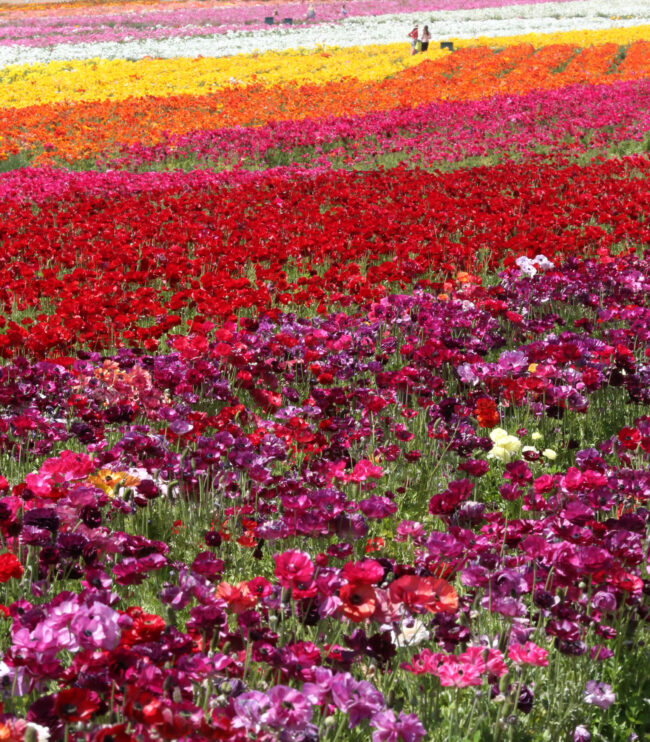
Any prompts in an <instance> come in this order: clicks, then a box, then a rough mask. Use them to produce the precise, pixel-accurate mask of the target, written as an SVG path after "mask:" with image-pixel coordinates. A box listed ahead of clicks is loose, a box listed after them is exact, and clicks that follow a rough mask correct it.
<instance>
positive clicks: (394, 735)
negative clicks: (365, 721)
mask: <svg viewBox="0 0 650 742" xmlns="http://www.w3.org/2000/svg"><path fill="white" fill-rule="evenodd" d="M370 726H372V727H374V729H375V731H374V732H373V733H372V742H419V741H420V740H421V739H422V738H423V737H424V736H425V735H426V733H427V731H426V729H425V728H424V727H423V726H422V722H421V721H420V720H419V719H418V717H417V716H416V715H415V714H405V713H404V712H401V713H400V715H399V718H398V719H397V718H395V712H394V711H393V710H392V709H386V710H385V711H380V712H379V713H377V714H375V715H374V716H373V717H372V719H371V720H370Z"/></svg>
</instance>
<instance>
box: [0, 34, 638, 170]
mask: <svg viewBox="0 0 650 742" xmlns="http://www.w3.org/2000/svg"><path fill="white" fill-rule="evenodd" d="M632 31H634V29H630V30H629V31H628V32H626V38H625V39H622V38H618V39H612V40H611V41H612V43H604V42H606V41H607V39H606V38H604V37H602V36H601V37H597V38H596V37H594V38H592V39H591V42H590V43H591V44H592V46H588V47H587V48H584V49H582V50H577V49H576V44H577V43H582V42H579V41H578V40H577V39H573V38H570V37H567V38H563V39H547V40H545V41H544V42H543V45H542V46H541V48H539V49H537V48H536V47H537V46H539V43H536V41H535V39H533V38H531V39H526V38H525V37H524V38H522V37H516V38H513V39H510V40H509V41H510V42H511V44H506V48H505V49H502V50H500V51H493V50H492V49H490V48H489V47H473V48H467V49H460V50H459V51H456V52H454V53H453V54H448V53H446V52H440V51H438V52H435V51H433V50H432V52H431V53H428V54H427V55H415V56H413V57H410V56H408V55H407V54H406V50H407V47H406V48H405V47H404V45H401V46H399V45H398V46H395V45H387V46H374V47H355V48H352V49H339V50H336V49H328V50H324V49H323V50H320V51H317V52H314V53H302V52H285V53H281V54H278V53H272V54H262V55H259V56H251V57H243V56H238V57H228V58H225V59H224V60H219V59H194V60H172V61H166V60H160V59H158V60H142V61H137V62H133V61H125V60H115V61H102V60H92V61H83V62H70V63H68V62H65V63H52V64H50V65H48V66H46V67H44V68H42V67H39V66H33V67H28V68H24V67H23V68H12V75H11V77H10V78H9V79H10V80H11V82H8V83H7V84H6V85H5V86H4V87H3V92H0V96H2V95H4V97H0V101H2V102H3V103H4V105H5V108H3V109H2V110H0V135H1V136H2V137H3V140H2V151H3V152H4V153H5V155H7V154H14V155H15V154H18V153H23V154H25V153H26V154H27V155H29V157H32V158H33V159H34V162H35V163H38V164H46V163H52V162H57V161H64V162H69V163H73V162H75V161H77V160H88V159H90V160H91V161H92V159H93V158H97V157H98V155H104V156H106V155H111V154H112V153H113V152H114V151H115V150H118V151H119V150H120V149H121V147H123V146H124V145H129V144H134V143H138V147H140V146H142V145H145V146H147V145H152V144H159V143H161V142H162V143H166V144H169V139H170V138H171V140H172V142H173V145H172V146H178V147H179V149H180V150H181V151H182V150H183V148H184V143H183V142H181V143H180V144H178V145H177V142H176V137H177V136H178V135H184V134H187V133H190V132H195V133H194V134H193V135H192V136H191V138H190V140H189V142H190V144H191V146H189V148H188V149H189V150H190V154H192V152H193V151H194V150H195V149H198V152H197V154H198V155H199V156H200V155H201V152H202V149H203V146H204V144H203V143H204V142H205V136H206V135H205V134H202V133H198V132H207V131H210V130H213V129H215V128H224V127H228V128H230V127H239V126H250V125H255V126H258V125H259V124H273V126H270V127H269V128H267V129H264V130H262V132H261V133H260V134H249V135H247V134H245V133H240V132H236V133H234V136H233V138H232V139H231V140H228V139H227V138H226V142H227V144H228V146H227V148H226V149H225V150H224V153H223V164H224V165H227V164H228V163H232V162H233V160H234V161H235V162H236V161H237V158H238V156H239V155H240V153H241V149H242V148H243V149H244V150H246V148H247V147H248V146H249V145H247V142H250V146H256V143H257V142H259V147H262V148H263V143H264V141H265V139H266V140H268V138H269V137H270V138H271V141H277V136H278V135H277V134H269V131H276V130H277V129H281V130H283V129H284V127H285V126H286V129H287V133H286V135H284V139H280V141H279V142H278V144H280V149H281V143H282V141H284V140H286V139H289V141H291V139H293V138H296V136H298V135H297V134H296V133H295V129H296V126H293V125H290V124H287V120H288V119H289V120H293V121H296V122H299V123H298V125H297V126H298V128H300V127H302V126H305V133H304V134H301V135H299V141H302V140H303V139H304V140H306V141H305V143H306V144H309V141H310V136H313V135H312V134H310V132H312V131H314V130H315V132H317V133H321V134H322V136H323V141H327V138H328V137H331V136H332V132H335V133H336V135H337V136H340V135H341V133H343V134H344V133H345V132H346V131H347V130H349V119H346V118H343V119H342V121H341V122H340V123H337V122H331V121H322V119H323V118H324V117H325V118H327V117H348V116H350V115H351V114H355V115H362V114H367V113H369V112H373V111H375V112H376V111H393V110H394V109H412V108H417V107H418V106H420V107H421V108H419V109H418V110H417V111H414V112H413V113H412V114H411V113H409V112H407V111H399V110H398V111H396V112H395V114H394V115H393V116H391V115H390V114H389V115H387V116H386V115H384V116H383V117H382V116H381V115H380V116H376V117H374V118H369V119H368V120H367V121H368V122H370V126H371V131H369V132H366V134H367V135H368V136H370V137H372V136H375V135H377V136H378V137H379V143H378V144H379V146H377V145H376V144H375V145H374V149H375V150H376V151H378V152H379V153H380V154H381V153H390V152H392V151H394V150H395V149H399V148H400V146H401V147H403V144H401V145H400V143H399V141H400V140H401V141H402V142H404V141H405V140H406V141H408V138H409V137H416V142H412V144H418V145H421V146H422V150H423V151H422V154H423V155H424V156H426V154H427V150H428V151H429V152H430V151H431V149H432V148H437V152H436V154H437V157H436V159H438V158H440V157H441V156H445V155H446V152H447V150H448V147H449V146H450V145H448V144H446V143H444V142H445V136H448V137H449V138H450V139H451V141H458V140H459V139H460V141H461V142H462V141H467V138H468V137H469V143H468V144H469V146H471V147H472V151H471V152H467V154H468V155H470V154H472V152H473V153H474V154H476V153H477V150H478V153H481V152H485V151H489V150H490V149H492V150H495V149H496V147H497V145H498V144H499V140H500V141H501V143H502V144H503V145H504V147H510V146H512V147H514V148H515V151H517V150H519V151H521V148H522V142H521V138H520V137H521V135H520V136H519V137H517V135H516V132H517V131H518V130H519V129H520V127H521V126H522V123H521V121H522V120H523V121H528V120H530V121H531V122H538V121H539V118H540V115H539V113H538V108H539V106H540V105H548V106H549V107H551V108H552V109H553V110H555V111H556V112H558V109H560V107H561V106H562V104H563V103H564V104H565V105H569V103H568V101H567V96H566V94H565V95H562V93H558V94H557V95H556V96H555V97H553V96H544V97H541V98H540V97H537V96H535V95H531V96H530V97H526V98H524V99H522V100H521V101H520V102H519V104H516V103H512V102H510V103H507V102H504V101H507V100H508V99H509V98H511V96H512V94H513V93H517V94H525V93H531V92H532V91H540V90H559V89H561V88H566V87H568V86H574V85H577V84H580V85H587V87H586V88H585V90H584V92H582V93H579V92H578V90H577V89H576V88H573V89H572V95H571V99H572V100H573V99H574V98H575V99H576V100H575V102H572V103H571V104H570V105H569V108H568V110H567V112H564V111H561V112H558V113H557V115H558V116H559V117H560V119H561V120H562V121H566V125H567V127H568V128H569V130H570V131H574V132H576V131H578V130H582V129H584V127H585V125H587V126H592V127H594V128H595V129H598V128H600V127H602V126H612V125H613V126H617V125H620V124H623V129H622V132H621V134H622V136H627V131H626V129H625V123H626V122H629V115H628V116H627V118H626V106H629V103H627V104H626V100H628V101H629V96H630V95H631V96H632V98H633V99H634V97H635V96H638V95H639V94H634V93H632V92H631V91H633V90H634V88H632V87H628V86H623V87H618V88H613V92H611V93H608V92H607V91H598V90H597V89H596V88H595V87H592V86H594V85H602V84H607V85H608V88H609V85H611V84H616V83H621V82H623V81H631V80H639V79H644V78H647V77H648V75H649V74H650V62H649V60H650V53H649V51H648V48H649V42H648V41H647V40H644V39H646V38H647V37H648V36H649V35H650V30H648V29H647V28H646V29H645V30H643V29H636V31H637V32H638V33H636V32H635V33H632ZM591 33H592V34H596V33H597V32H591ZM623 41H627V43H629V46H624V47H621V46H620V44H621V43H622V42H623ZM558 42H561V43H558ZM504 43H505V42H504V40H503V39H498V40H495V44H496V45H498V46H502V45H504ZM352 71H354V76H351V72H352ZM211 91H212V92H211ZM152 95H153V96H156V97H157V101H156V103H155V104H154V105H152V101H151V100H150V98H149V97H148V96H152ZM498 95H500V96H507V98H506V97H502V98H501V99H500V100H496V101H494V102H486V103H485V104H484V105H485V106H487V108H486V109H484V108H481V105H478V106H472V105H471V104H470V105H469V106H468V105H467V104H465V105H464V106H461V107H460V108H461V110H462V111H463V112H464V113H465V114H466V115H470V116H474V117H475V116H476V115H477V114H479V113H484V114H486V115H495V116H499V115H502V113H503V112H502V111H500V110H498V109H500V108H502V107H503V106H506V107H507V108H508V109H509V108H511V107H512V106H515V110H516V113H514V114H513V113H512V112H511V111H506V112H505V113H509V114H510V116H512V115H516V116H517V117H518V120H516V121H515V122H510V123H511V125H512V126H513V129H514V132H513V135H512V140H511V141H509V138H508V136H507V130H506V131H505V132H503V133H502V134H501V137H500V138H499V135H498V133H497V132H494V131H492V130H491V128H490V126H489V125H479V126H478V127H477V129H476V134H471V133H470V132H467V133H463V131H462V130H461V131H460V132H459V131H458V129H457V128H456V127H455V126H454V124H453V123H452V124H450V123H448V118H449V116H450V115H451V116H452V117H453V111H454V108H453V105H451V106H445V105H440V101H441V100H451V101H468V100H469V101H474V100H480V99H486V98H489V97H490V96H498ZM607 95H611V96H612V99H613V100H617V101H618V102H619V105H620V107H621V108H622V110H621V112H620V113H617V112H616V109H615V110H614V111H613V112H612V114H611V115H610V116H609V117H606V118H605V120H604V121H603V117H604V114H603V117H598V115H597V113H596V115H594V113H591V115H590V111H592V112H593V111H594V109H597V106H598V105H599V103H598V101H600V100H602V98H603V97H607ZM57 101H58V102H57ZM251 101H254V102H255V103H254V105H251ZM638 103H639V107H640V108H641V110H640V111H639V112H638V113H637V114H636V115H635V116H634V119H633V122H635V121H636V122H638V119H639V118H640V117H641V116H642V113H643V110H644V108H643V105H644V104H643V98H642V97H641V100H638ZM43 104H46V105H43ZM431 104H438V105H434V106H432V105H431ZM609 105H611V104H609ZM491 106H492V107H493V108H491ZM608 107H609V106H608ZM495 109H497V110H495ZM605 110H607V109H605ZM610 110H611V108H610ZM628 110H629V109H628ZM568 111H572V112H573V116H570V115H568ZM584 116H587V117H590V118H587V120H586V121H583V117H584ZM440 117H442V120H441V119H440ZM453 118H455V120H456V121H458V120H459V117H458V116H456V117H453ZM567 118H568V120H567ZM607 118H609V119H611V120H609V121H607ZM67 119H70V120H75V121H76V125H75V126H74V127H67V126H63V125H61V122H62V121H65V120H67ZM309 119H318V120H320V121H315V122H313V123H310V122H309ZM280 122H281V123H280ZM426 122H429V123H432V122H435V123H436V126H437V127H441V128H443V129H444V128H445V127H447V128H449V130H448V131H446V132H443V135H442V136H436V135H435V134H431V135H426V134H425V135H424V137H422V135H420V136H418V135H419V131H420V127H422V126H423V125H425V124H426ZM606 122H607V123H606ZM633 122H630V124H632V123H633ZM638 123H641V122H638ZM355 124H356V122H355ZM531 125H534V124H531ZM366 126H367V124H365V123H364V120H361V121H360V132H359V133H363V132H364V129H365V128H366ZM391 127H393V128H394V129H395V131H393V132H391ZM537 128H538V127H536V128H535V135H534V137H533V141H534V142H536V141H539V140H540V139H541V142H540V143H541V144H546V143H547V142H545V141H544V133H543V131H541V132H538V131H537ZM375 129H378V130H377V131H375ZM386 129H388V130H387V131H386ZM640 129H641V130H643V126H641V127H640ZM89 130H92V132H93V136H92V137H88V136H87V135H86V133H87V132H88V131H89ZM555 130H556V131H558V129H557V128H556V129H555ZM497 131H498V130H497ZM559 131H561V128H560V129H559ZM232 134H233V132H229V134H228V135H229V136H230V135H232ZM386 134H390V135H391V138H387V136H386ZM477 134H478V135H479V136H478V137H477ZM594 134H595V135H596V144H598V135H597V132H594ZM495 136H496V139H492V137H495ZM395 137H396V138H397V143H395V142H393V138H395ZM315 138H316V139H318V134H316V136H315ZM559 138H560V137H559V136H558V135H557V134H556V136H555V139H556V140H557V139H559ZM631 138H633V139H634V138H636V137H635V136H634V135H632V137H631ZM527 140H528V141H530V140H529V138H528V137H527V136H526V135H524V140H523V142H524V143H525V142H526V141H527ZM208 141H209V139H208ZM551 141H553V136H552V135H551ZM195 143H196V146H195ZM318 143H319V144H320V142H318ZM215 144H218V141H217V142H215ZM481 145H482V146H481ZM530 146H531V145H529V146H528V148H530ZM533 146H534V145H533ZM479 148H480V149H479ZM523 148H524V150H525V149H526V145H525V144H523ZM316 154H317V153H316ZM298 161H299V160H298ZM190 164H192V163H191V162H190Z"/></svg>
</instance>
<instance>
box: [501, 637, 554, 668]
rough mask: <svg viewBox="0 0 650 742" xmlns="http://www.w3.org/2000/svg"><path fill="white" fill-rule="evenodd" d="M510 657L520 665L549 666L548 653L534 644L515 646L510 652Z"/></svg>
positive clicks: (527, 643)
mask: <svg viewBox="0 0 650 742" xmlns="http://www.w3.org/2000/svg"><path fill="white" fill-rule="evenodd" d="M508 657H509V658H510V659H511V660H512V661H513V662H516V663H517V664H518V665H522V664H524V665H537V666H538V667H547V666H548V651H547V650H546V649H543V648H542V647H538V646H537V644H535V643H533V642H526V643H525V644H513V645H512V646H511V647H510V649H509V650H508Z"/></svg>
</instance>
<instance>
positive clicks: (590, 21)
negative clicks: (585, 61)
mask: <svg viewBox="0 0 650 742" xmlns="http://www.w3.org/2000/svg"><path fill="white" fill-rule="evenodd" d="M648 21H650V8H648V5H647V3H645V2H643V1H642V0H565V1H564V2H559V3H558V2H544V3H539V2H537V3H532V4H517V5H504V6H501V7H498V8H494V7H488V8H473V9H472V8H470V9H466V10H464V9H457V10H434V12H433V13H425V12H423V11H418V12H416V13H413V12H411V13H398V14H388V15H378V16H372V17H367V16H366V17H364V16H357V17H345V18H344V19H343V20H340V21H338V22H337V23H324V24H321V23H316V24H305V25H301V26H300V27H297V28H294V27H293V25H291V26H289V25H286V24H285V25H283V26H282V27H280V28H276V26H275V25H274V26H273V27H269V30H266V31H260V30H238V31H229V32H228V33H216V34H215V33H213V34H212V35H207V36H205V35H194V34H196V31H198V32H199V33H200V34H203V33H205V31H203V30H202V29H201V28H198V29H196V30H194V34H193V29H192V28H188V29H187V30H186V32H185V33H183V34H182V35H178V36H172V37H170V38H162V39H160V38H157V34H156V33H155V31H154V32H153V33H146V34H145V36H144V38H137V37H138V36H139V34H137V32H136V33H129V34H128V35H127V36H126V37H125V38H124V40H122V41H108V40H106V41H101V40H92V41H81V42H78V43H77V42H73V41H72V40H70V41H67V42H66V43H58V42H57V43H54V44H52V45H47V46H30V45H28V44H25V43H22V44H19V45H15V44H6V43H5V44H0V67H4V66H7V65H17V64H36V63H43V62H50V61H54V60H73V59H89V58H94V57H100V58H104V59H115V58H118V59H119V58H122V59H123V58H130V59H141V58H143V57H167V58H170V57H197V56H210V57H222V56H229V55H235V54H250V53H253V52H264V51H271V50H274V51H278V50H285V49H299V48H307V49H313V48H316V47H319V46H321V45H322V44H323V43H327V44H328V45H331V46H356V45H358V44H359V40H360V39H372V40H374V41H376V42H377V43H382V44H390V43H396V42H400V41H402V42H403V41H404V38H405V34H406V33H407V32H408V30H409V27H412V26H413V24H415V23H418V22H420V23H423V24H424V23H426V24H428V25H429V29H430V31H431V34H432V36H433V38H434V39H448V38H458V39H476V38H478V37H499V36H512V35H517V34H526V33H531V32H534V31H538V30H540V29H544V30H545V31H548V32H562V31H574V30H581V29H594V30H596V29H613V28H625V27H628V26H635V25H638V24H642V23H646V24H647V23H648ZM132 36H135V37H136V38H135V39H134V40H130V38H131V37H132Z"/></svg>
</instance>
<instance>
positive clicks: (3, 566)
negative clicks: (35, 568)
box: [0, 551, 25, 582]
mask: <svg viewBox="0 0 650 742" xmlns="http://www.w3.org/2000/svg"><path fill="white" fill-rule="evenodd" d="M24 571H25V570H24V569H23V565H22V564H21V563H20V559H18V557H17V556H16V555H15V554H12V553H11V552H10V551H7V552H5V553H4V554H0V582H7V581H8V580H10V579H11V578H12V577H15V578H16V579H18V578H19V577H22V574H23V572H24Z"/></svg>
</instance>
